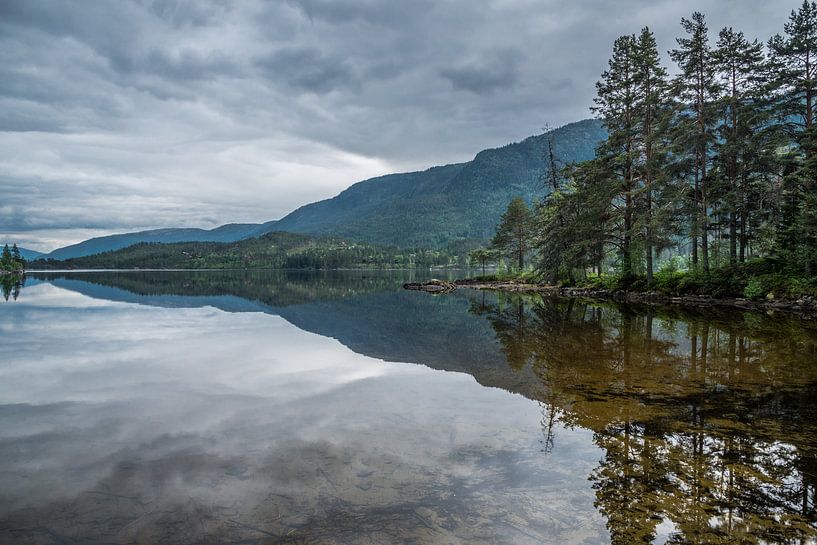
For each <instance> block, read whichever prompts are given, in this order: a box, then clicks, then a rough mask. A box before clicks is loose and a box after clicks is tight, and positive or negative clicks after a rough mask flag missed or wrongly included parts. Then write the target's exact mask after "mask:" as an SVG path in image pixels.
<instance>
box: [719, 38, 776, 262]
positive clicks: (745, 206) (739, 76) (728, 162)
mask: <svg viewBox="0 0 817 545" xmlns="http://www.w3.org/2000/svg"><path fill="white" fill-rule="evenodd" d="M713 61H714V63H715V68H716V71H717V74H718V78H719V79H720V81H721V84H722V89H724V90H725V93H724V95H723V97H722V99H721V107H720V116H721V119H722V120H721V125H720V127H719V131H718V133H719V143H718V145H717V156H718V161H719V168H720V170H721V171H722V172H723V174H724V177H725V179H726V184H725V185H726V191H725V201H726V208H727V213H728V220H727V221H728V225H729V235H728V237H729V263H730V264H731V265H735V263H737V261H738V247H740V261H741V262H743V261H744V259H745V252H746V243H747V238H746V237H747V233H746V228H747V223H748V221H749V218H748V216H749V213H750V205H749V202H748V201H747V193H748V188H747V187H746V182H747V180H748V179H749V177H750V171H749V167H750V165H751V163H752V161H751V157H752V156H753V155H754V154H756V153H757V152H759V151H760V150H759V149H758V146H754V145H753V144H754V143H755V142H754V140H755V139H756V138H757V137H759V136H762V135H763V134H765V133H766V131H765V126H766V125H767V122H768V119H767V116H765V115H763V112H764V105H763V104H762V101H763V100H764V98H765V97H764V96H763V94H764V85H763V84H764V77H763V76H764V55H763V46H762V45H761V44H760V43H759V42H758V41H757V40H755V41H753V42H750V41H748V40H747V39H746V37H745V36H744V35H743V32H736V31H735V30H733V29H732V28H724V29H722V30H721V31H720V34H719V36H718V43H717V49H716V50H715V51H714V53H713ZM761 148H762V146H761ZM739 224H740V236H739V235H738V225H739Z"/></svg>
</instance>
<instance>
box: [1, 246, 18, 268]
mask: <svg viewBox="0 0 817 545" xmlns="http://www.w3.org/2000/svg"><path fill="white" fill-rule="evenodd" d="M14 268H15V267H14V260H13V259H12V257H11V250H9V245H8V244H6V245H5V246H3V254H2V256H0V269H3V270H6V271H11V270H14Z"/></svg>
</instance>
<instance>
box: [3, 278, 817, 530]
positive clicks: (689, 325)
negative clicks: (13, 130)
mask: <svg viewBox="0 0 817 545" xmlns="http://www.w3.org/2000/svg"><path fill="white" fill-rule="evenodd" d="M420 276H421V275H420ZM414 277H415V275H414V274H409V273H381V274H377V273H361V272H349V273H325V274H317V273H316V274H307V273H283V272H253V273H229V272H209V273H207V272H200V273H182V272H176V273H147V272H145V273H74V274H60V273H52V274H34V275H29V277H28V278H27V279H26V283H25V286H24V287H22V288H20V287H19V286H18V287H16V288H15V287H13V286H6V292H7V295H8V300H7V301H6V302H3V301H2V300H0V335H2V343H0V543H3V544H5V543H9V544H103V543H104V544H131V543H132V544H169V545H172V544H233V543H234V544H239V543H241V544H273V543H293V544H295V543H355V544H356V543H435V544H436V543H440V544H449V543H463V544H465V543H468V544H482V543H485V544H488V543H492V544H493V543H523V544H525V543H546V544H607V543H616V544H629V543H636V544H639V543H674V544H681V543H694V544H709V543H740V544H754V543H775V544H777V543H780V544H789V543H791V544H806V543H809V544H811V543H817V507H816V506H815V504H817V327H815V326H814V325H809V324H807V323H804V322H799V321H795V320H788V319H784V318H770V317H767V316H765V315H760V314H745V313H740V312H737V311H730V312H725V313H723V312H722V313H705V314H686V313H682V312H680V311H678V310H674V311H659V310H654V309H653V310H649V309H637V308H620V307H615V306H600V305H597V304H592V303H586V302H580V301H577V300H558V299H545V298H542V297H538V296H535V297H526V298H518V297H511V296H505V295H501V294H500V295H497V294H490V293H484V292H476V291H473V292H472V291H462V292H457V293H454V294H450V295H446V296H440V297H432V296H429V295H427V294H423V293H416V292H406V291H403V290H402V289H400V286H401V284H402V282H404V281H406V280H410V279H414ZM15 297H16V299H15Z"/></svg>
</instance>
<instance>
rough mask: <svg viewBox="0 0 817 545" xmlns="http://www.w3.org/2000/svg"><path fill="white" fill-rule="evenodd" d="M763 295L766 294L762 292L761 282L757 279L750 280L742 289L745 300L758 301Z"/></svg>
mask: <svg viewBox="0 0 817 545" xmlns="http://www.w3.org/2000/svg"><path fill="white" fill-rule="evenodd" d="M764 295H766V292H765V291H763V282H761V281H760V279H759V278H750V279H749V281H748V282H747V283H746V287H745V288H743V296H744V297H746V298H747V299H760V298H761V297H763V296H764Z"/></svg>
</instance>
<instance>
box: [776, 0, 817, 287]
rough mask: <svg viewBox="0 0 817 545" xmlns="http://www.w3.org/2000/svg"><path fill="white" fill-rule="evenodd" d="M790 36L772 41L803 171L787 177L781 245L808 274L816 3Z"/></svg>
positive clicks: (814, 235)
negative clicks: (800, 263) (799, 262)
mask: <svg viewBox="0 0 817 545" xmlns="http://www.w3.org/2000/svg"><path fill="white" fill-rule="evenodd" d="M783 29H784V32H785V37H784V36H781V35H779V34H778V35H776V36H774V37H773V38H772V39H771V40H769V50H770V53H771V57H772V66H773V70H774V74H775V83H776V85H775V90H776V97H775V98H776V103H777V105H778V119H779V122H780V123H781V124H782V126H783V127H784V128H785V129H786V132H787V133H788V134H789V136H790V137H791V138H792V140H793V141H794V143H795V144H796V145H797V146H799V150H800V155H801V157H802V161H801V164H800V166H799V168H798V169H796V170H795V172H793V173H792V174H790V175H789V176H787V177H786V178H785V187H784V188H783V192H784V195H783V197H784V204H783V206H785V207H786V211H785V212H784V213H783V214H781V217H782V221H783V223H782V224H781V225H780V226H779V227H778V237H779V240H780V246H781V247H782V248H783V250H784V251H785V252H786V253H788V254H789V256H790V257H794V258H795V259H797V260H798V261H801V262H802V263H803V265H804V267H805V269H806V272H807V273H808V274H811V271H812V269H813V267H814V266H815V265H816V264H817V195H815V194H816V193H817V182H815V165H814V162H815V155H817V153H815V152H817V128H815V120H817V119H815V118H816V117H817V111H815V110H817V3H815V2H808V1H806V0H804V2H803V4H802V5H801V6H800V9H799V10H797V11H792V12H791V15H790V17H789V21H788V22H787V23H786V24H785V25H784V27H783Z"/></svg>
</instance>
